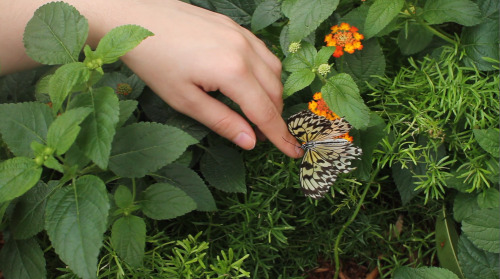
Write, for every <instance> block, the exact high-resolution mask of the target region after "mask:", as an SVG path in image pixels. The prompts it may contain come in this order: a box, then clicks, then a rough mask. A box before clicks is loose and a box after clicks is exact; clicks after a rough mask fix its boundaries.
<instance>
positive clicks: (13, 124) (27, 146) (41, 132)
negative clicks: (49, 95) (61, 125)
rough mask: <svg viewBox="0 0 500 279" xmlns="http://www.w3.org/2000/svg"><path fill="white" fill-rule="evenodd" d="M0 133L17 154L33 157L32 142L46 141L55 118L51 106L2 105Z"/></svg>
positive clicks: (0, 107)
mask: <svg viewBox="0 0 500 279" xmlns="http://www.w3.org/2000/svg"><path fill="white" fill-rule="evenodd" d="M0 119H2V121H0V133H1V134H2V139H3V141H4V142H5V143H6V144H7V146H8V147H9V149H10V151H12V153H14V155H16V156H25V157H33V156H34V154H33V150H31V142H33V141H36V142H39V143H44V142H45V138H46V137H47V131H48V129H49V126H50V124H51V123H52V121H53V120H54V117H53V116H52V112H51V111H50V107H49V106H47V105H45V104H41V103H20V104H2V105H0Z"/></svg>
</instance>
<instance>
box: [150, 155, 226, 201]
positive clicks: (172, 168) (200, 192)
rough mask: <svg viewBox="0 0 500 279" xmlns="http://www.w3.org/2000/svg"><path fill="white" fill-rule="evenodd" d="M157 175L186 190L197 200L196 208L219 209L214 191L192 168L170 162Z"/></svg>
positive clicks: (162, 179)
mask: <svg viewBox="0 0 500 279" xmlns="http://www.w3.org/2000/svg"><path fill="white" fill-rule="evenodd" d="M157 174H158V176H155V177H156V178H157V180H159V181H160V182H166V183H169V184H171V185H174V186H176V187H177V188H179V189H181V190H182V191H184V192H186V194H188V196H190V197H191V198H192V199H193V200H194V201H195V202H196V209H197V210H200V211H214V210H216V209H217V207H216V205H215V201H214V198H213V197H212V193H210V191H209V190H208V188H207V185H205V182H204V181H203V179H201V178H200V176H199V175H198V174H197V173H196V172H195V171H193V170H192V169H190V168H188V167H186V166H183V165H179V164H175V163H174V164H170V165H168V166H166V167H164V168H162V169H161V170H160V171H158V173H157Z"/></svg>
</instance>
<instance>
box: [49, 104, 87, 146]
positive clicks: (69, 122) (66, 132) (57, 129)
mask: <svg viewBox="0 0 500 279" xmlns="http://www.w3.org/2000/svg"><path fill="white" fill-rule="evenodd" d="M91 112H92V109H91V108H87V107H81V108H75V109H71V110H68V111H66V112H65V113H63V114H61V115H59V116H58V117H57V118H56V120H55V121H54V122H53V123H52V125H50V127H49V131H48V132H47V145H48V146H50V147H52V148H55V150H56V154H57V155H61V154H64V153H65V152H66V151H68V149H69V148H70V147H71V145H72V144H73V143H74V142H75V140H76V137H77V136H78V133H79V132H80V126H79V124H80V123H81V122H82V121H83V120H84V119H85V118H86V117H87V116H88V115H89V114H90V113H91Z"/></svg>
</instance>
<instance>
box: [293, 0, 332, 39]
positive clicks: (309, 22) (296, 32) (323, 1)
mask: <svg viewBox="0 0 500 279" xmlns="http://www.w3.org/2000/svg"><path fill="white" fill-rule="evenodd" d="M286 2H289V3H287V5H288V8H287V9H288V11H287V12H286V13H285V14H286V16H287V17H288V18H289V19H290V26H289V29H288V32H289V37H290V41H292V42H296V41H300V40H302V39H303V38H304V37H306V36H307V35H309V33H311V32H312V31H314V30H316V28H318V26H319V25H320V24H321V23H322V22H323V21H324V20H325V19H327V18H328V17H329V16H330V15H331V14H332V13H333V12H334V11H335V10H336V9H337V5H338V4H339V0H291V1H286ZM286 2H285V3H286Z"/></svg>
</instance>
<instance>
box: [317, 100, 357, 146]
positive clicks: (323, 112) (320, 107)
mask: <svg viewBox="0 0 500 279" xmlns="http://www.w3.org/2000/svg"><path fill="white" fill-rule="evenodd" d="M309 110H310V111H311V112H312V113H314V114H316V115H319V116H323V117H325V118H326V119H329V120H335V119H337V118H340V117H339V116H338V115H336V114H335V112H333V111H331V110H330V108H329V107H328V105H327V104H326V102H325V100H324V99H323V96H322V95H321V92H317V93H315V94H314V95H313V100H312V101H310V102H309ZM337 138H343V139H346V140H348V141H350V142H352V137H351V136H350V135H349V133H345V134H343V135H341V136H339V137H337Z"/></svg>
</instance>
